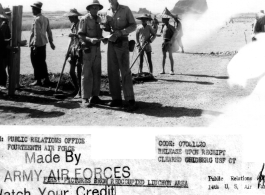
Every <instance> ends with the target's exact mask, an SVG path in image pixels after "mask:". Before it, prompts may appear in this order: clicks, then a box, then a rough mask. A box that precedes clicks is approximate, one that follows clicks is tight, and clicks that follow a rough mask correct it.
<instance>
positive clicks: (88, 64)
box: [81, 46, 101, 99]
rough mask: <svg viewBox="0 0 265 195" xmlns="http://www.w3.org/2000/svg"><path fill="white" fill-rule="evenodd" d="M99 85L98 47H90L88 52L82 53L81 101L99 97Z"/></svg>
mask: <svg viewBox="0 0 265 195" xmlns="http://www.w3.org/2000/svg"><path fill="white" fill-rule="evenodd" d="M100 83H101V52H100V46H90V52H89V53H85V52H84V51H83V64H82V74H81V92H82V98H83V99H89V98H90V97H93V96H99V92H100Z"/></svg>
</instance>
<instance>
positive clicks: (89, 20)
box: [0, 0, 184, 111]
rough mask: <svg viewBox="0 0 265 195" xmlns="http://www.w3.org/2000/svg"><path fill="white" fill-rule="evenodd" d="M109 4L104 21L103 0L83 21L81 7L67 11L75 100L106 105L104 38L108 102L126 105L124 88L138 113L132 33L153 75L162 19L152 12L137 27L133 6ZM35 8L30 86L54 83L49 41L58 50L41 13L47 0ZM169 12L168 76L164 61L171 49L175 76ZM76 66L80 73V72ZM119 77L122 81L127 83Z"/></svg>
mask: <svg viewBox="0 0 265 195" xmlns="http://www.w3.org/2000/svg"><path fill="white" fill-rule="evenodd" d="M109 3H110V8H109V9H108V10H107V13H106V17H105V20H104V19H103V18H102V17H100V16H99V13H98V12H99V11H100V10H102V9H103V5H101V4H100V2H99V1H98V0H92V2H91V3H90V4H89V5H88V6H87V7H86V9H87V11H88V13H87V14H86V15H85V16H83V17H81V19H79V16H81V14H80V13H79V12H78V11H77V10H76V9H71V10H70V12H68V13H67V14H65V16H68V18H69V20H70V22H71V23H72V24H73V25H72V27H71V33H70V34H69V37H71V43H70V45H69V49H68V53H67V55H69V57H70V58H69V59H70V60H69V63H70V76H71V79H72V81H73V84H74V87H75V91H74V92H73V95H74V96H75V98H81V99H82V105H83V107H92V106H93V105H94V104H104V101H102V100H101V99H100V98H99V93H100V85H101V49H100V44H101V42H103V43H104V44H107V43H108V52H107V67H108V78H109V88H110V94H111V97H112V101H111V102H110V103H108V106H110V107H123V101H122V95H121V92H122V91H123V95H124V99H125V101H126V106H125V108H126V110H128V111H134V110H135V109H136V107H137V106H136V101H135V95H134V89H133V82H132V75H131V70H130V66H129V65H130V64H129V39H128V35H129V34H130V33H132V32H133V31H135V30H136V43H137V45H136V46H137V48H138V50H139V52H140V67H139V70H140V72H142V68H143V57H144V52H145V53H146V55H147V59H148V64H149V70H150V73H153V66H152V59H151V53H152V48H151V43H152V41H154V39H155V38H156V34H157V30H158V21H157V19H156V18H154V19H152V18H151V16H150V15H148V14H143V15H142V16H140V17H138V18H137V19H139V20H141V22H142V24H141V25H139V26H138V28H137V25H136V21H135V19H134V16H133V14H132V12H131V10H130V9H129V7H127V6H125V5H121V4H119V3H118V1H117V0H109ZM31 7H32V13H33V15H34V16H35V19H34V22H33V25H32V30H31V36H30V41H29V46H30V49H31V55H30V56H31V62H32V66H33V69H34V79H35V82H33V83H31V85H32V86H36V85H49V83H50V80H49V77H48V70H47V64H46V44H47V43H49V44H50V47H51V48H52V49H55V45H54V44H53V37H52V31H51V28H50V24H49V20H48V18H46V17H45V16H43V15H42V13H41V11H42V3H41V2H36V3H34V4H33V5H31ZM170 14H171V13H169V14H167V15H164V17H162V22H163V24H164V26H163V28H162V33H163V40H164V42H163V45H162V51H163V62H162V68H163V71H162V72H161V74H165V68H164V67H165V59H166V53H167V52H168V53H169V58H170V62H171V72H170V74H172V75H173V74H174V61H173V57H172V49H171V48H172V40H173V34H174V32H175V28H174V27H173V26H172V25H170V24H169V19H170ZM0 16H3V15H0ZM3 17H5V16H3ZM171 17H173V18H174V19H175V21H176V22H177V24H178V27H179V28H181V23H180V20H179V18H178V17H177V16H174V15H171ZM150 21H152V23H151V25H149V24H148V23H149V22H150ZM103 30H104V31H106V32H110V36H108V37H107V38H104V37H103ZM177 30H179V31H180V33H178V34H181V35H180V36H182V30H180V29H177ZM0 34H1V33H0ZM46 34H47V35H48V36H47V35H46ZM47 37H48V38H47ZM7 45H8V43H7ZM181 45H182V44H181ZM181 48H182V52H184V50H183V46H182V47H181ZM76 68H77V76H76V73H75V72H76V70H75V69H76ZM0 72H1V73H2V72H3V71H2V70H0ZM120 75H121V79H120ZM1 79H2V77H1ZM120 80H122V84H121V83H120ZM1 85H5V83H3V84H2V83H1Z"/></svg>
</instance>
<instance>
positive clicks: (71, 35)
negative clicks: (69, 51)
mask: <svg viewBox="0 0 265 195" xmlns="http://www.w3.org/2000/svg"><path fill="white" fill-rule="evenodd" d="M68 36H69V37H78V35H77V34H75V33H70V34H69V35H68Z"/></svg>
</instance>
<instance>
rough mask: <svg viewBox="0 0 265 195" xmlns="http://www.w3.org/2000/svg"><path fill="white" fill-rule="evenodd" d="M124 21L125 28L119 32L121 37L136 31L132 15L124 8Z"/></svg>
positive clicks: (128, 9)
mask: <svg viewBox="0 0 265 195" xmlns="http://www.w3.org/2000/svg"><path fill="white" fill-rule="evenodd" d="M126 20H127V23H128V25H127V27H126V28H125V29H123V30H121V33H122V35H128V34H130V33H132V32H133V31H135V30H136V28H137V25H136V22H135V19H134V17H133V14H132V12H131V10H130V8H128V7H126Z"/></svg>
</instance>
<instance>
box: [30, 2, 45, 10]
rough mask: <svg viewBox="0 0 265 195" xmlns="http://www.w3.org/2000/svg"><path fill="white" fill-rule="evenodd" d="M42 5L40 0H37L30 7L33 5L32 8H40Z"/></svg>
mask: <svg viewBox="0 0 265 195" xmlns="http://www.w3.org/2000/svg"><path fill="white" fill-rule="evenodd" d="M42 5H43V4H42V2H40V1H37V2H36V3H33V5H31V7H34V8H37V9H40V10H41V7H42Z"/></svg>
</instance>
